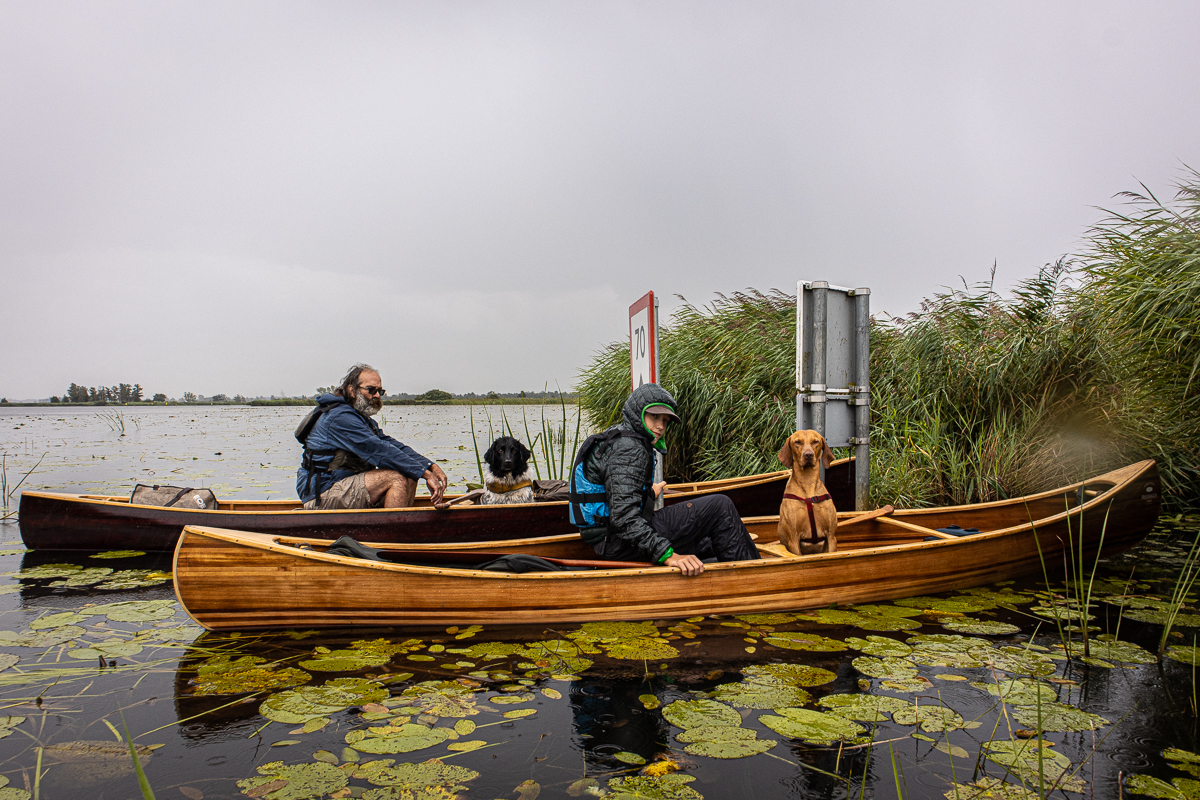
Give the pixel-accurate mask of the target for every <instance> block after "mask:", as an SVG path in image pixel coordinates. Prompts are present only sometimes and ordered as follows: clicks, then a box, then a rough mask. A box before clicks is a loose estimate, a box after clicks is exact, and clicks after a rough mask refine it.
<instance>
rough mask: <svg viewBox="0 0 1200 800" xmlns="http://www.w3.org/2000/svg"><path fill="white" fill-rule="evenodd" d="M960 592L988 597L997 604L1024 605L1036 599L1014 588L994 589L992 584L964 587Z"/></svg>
mask: <svg viewBox="0 0 1200 800" xmlns="http://www.w3.org/2000/svg"><path fill="white" fill-rule="evenodd" d="M960 594H969V595H972V596H974V597H986V598H987V599H989V600H991V601H992V602H993V603H995V604H996V605H1010V606H1016V605H1024V604H1025V603H1032V602H1033V600H1034V598H1033V597H1032V596H1030V595H1027V594H1021V593H1020V592H1014V591H1013V590H1012V589H993V588H991V587H990V586H976V587H974V588H972V589H962V590H961V591H960Z"/></svg>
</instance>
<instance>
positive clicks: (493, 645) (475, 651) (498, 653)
mask: <svg viewBox="0 0 1200 800" xmlns="http://www.w3.org/2000/svg"><path fill="white" fill-rule="evenodd" d="M527 646H528V645H524V644H511V643H508V642H477V643H475V644H473V645H471V646H470V647H463V648H457V649H455V650H454V652H455V653H461V654H463V655H465V656H469V657H471V658H475V659H479V660H481V661H493V660H495V659H497V658H504V657H506V656H511V655H515V654H517V653H520V652H521V651H522V650H524V649H526V647H527ZM571 649H572V651H573V652H572V655H574V654H575V653H577V652H578V648H575V647H572V648H571Z"/></svg>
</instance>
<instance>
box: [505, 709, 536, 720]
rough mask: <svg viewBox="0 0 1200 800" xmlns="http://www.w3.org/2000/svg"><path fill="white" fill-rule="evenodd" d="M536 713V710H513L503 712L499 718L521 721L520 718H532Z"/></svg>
mask: <svg viewBox="0 0 1200 800" xmlns="http://www.w3.org/2000/svg"><path fill="white" fill-rule="evenodd" d="M536 713H537V709H536V708H514V709H513V710H512V711H505V712H504V713H503V714H502V715H501V716H503V717H504V718H505V719H521V718H522V717H532V716H533V715H534V714H536Z"/></svg>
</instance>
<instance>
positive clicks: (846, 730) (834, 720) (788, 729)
mask: <svg viewBox="0 0 1200 800" xmlns="http://www.w3.org/2000/svg"><path fill="white" fill-rule="evenodd" d="M775 711H776V712H777V714H778V716H776V715H772V714H764V715H762V716H761V717H759V718H758V721H759V722H761V723H762V724H763V725H766V726H767V727H768V728H770V729H771V730H773V731H775V732H776V733H778V734H779V735H780V736H787V737H788V738H791V739H802V740H804V741H806V742H809V743H811V744H824V745H830V744H833V743H834V742H837V741H840V740H843V739H855V738H857V737H859V736H861V735H862V734H863V733H865V732H866V728H864V727H863V726H862V725H859V724H858V723H857V722H852V721H851V720H848V719H846V718H845V717H843V716H840V715H838V714H827V713H825V712H823V711H813V710H811V709H807V708H777V709H775Z"/></svg>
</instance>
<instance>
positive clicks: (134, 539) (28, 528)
mask: <svg viewBox="0 0 1200 800" xmlns="http://www.w3.org/2000/svg"><path fill="white" fill-rule="evenodd" d="M789 475H790V473H789V472H787V471H786V470H785V471H781V472H766V473H763V474H761V475H748V476H745V477H741V478H726V479H724V480H717V481H702V482H698V483H677V484H672V485H669V486H668V487H667V491H668V494H667V496H666V502H667V504H668V505H670V504H672V503H678V502H680V501H683V500H687V499H689V498H693V497H696V496H697V495H705V494H714V493H717V492H720V493H723V494H726V495H728V496H729V498H730V499H731V500H733V503H734V505H735V506H736V507H737V509H738V513H739V514H741V515H742V516H761V515H764V514H778V513H779V503H780V502H781V501H782V499H783V489H784V486H785V485H786V484H787V479H788V476H789ZM825 475H826V478H825V484H826V486H827V487H828V489H829V493H830V494H831V495H832V496H833V500H834V504H835V505H838V506H840V507H842V508H853V507H854V460H853V459H842V460H841V461H835V462H834V463H833V464H831V465H830V466H829V468H828V469H827V470H826V472H825ZM454 497H455V495H447V497H446V499H447V500H452V499H454ZM417 503H418V505H417V506H415V507H413V508H393V509H377V508H370V509H361V510H352V511H305V510H304V509H303V508H302V506H301V504H300V502H299V501H298V500H252V501H241V500H234V501H229V502H219V503H218V507H217V508H216V509H212V510H202V509H188V508H162V507H159V506H143V505H132V504H131V503H130V502H129V498H128V497H110V496H106V495H87V494H62V493H57V492H25V493H24V494H22V495H21V506H20V513H19V516H18V523H19V525H20V527H21V539H22V541H24V543H25V546H26V547H28V548H30V549H33V550H171V549H172V548H174V547H175V542H176V540H177V539H178V538H179V533H180V531H182V530H183V527H184V526H185V525H203V526H206V527H212V528H232V529H235V530H242V531H253V532H258V533H272V534H276V535H280V536H309V537H318V538H324V539H336V538H337V537H339V536H352V537H354V538H355V539H358V540H359V541H363V542H371V543H373V544H374V543H379V542H422V543H429V544H448V543H454V542H481V541H491V540H502V539H514V538H536V537H541V536H555V535H561V534H569V533H574V532H575V530H576V529H575V527H574V526H573V525H571V524H570V522H569V521H568V520H567V504H566V502H565V501H559V502H550V503H527V504H520V505H506V506H478V505H470V506H468V505H462V506H452V507H450V508H448V509H445V510H437V509H434V508H433V507H432V506H430V505H429V498H428V497H419V498H417Z"/></svg>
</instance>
